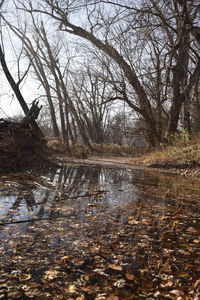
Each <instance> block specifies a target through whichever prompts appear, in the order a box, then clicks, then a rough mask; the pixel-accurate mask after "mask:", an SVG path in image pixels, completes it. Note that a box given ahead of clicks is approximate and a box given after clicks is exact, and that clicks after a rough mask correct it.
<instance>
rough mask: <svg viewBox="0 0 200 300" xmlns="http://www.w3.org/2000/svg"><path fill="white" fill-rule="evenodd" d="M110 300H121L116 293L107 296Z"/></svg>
mask: <svg viewBox="0 0 200 300" xmlns="http://www.w3.org/2000/svg"><path fill="white" fill-rule="evenodd" d="M107 299H108V300H119V297H118V296H115V295H111V296H109V297H108V298H107Z"/></svg>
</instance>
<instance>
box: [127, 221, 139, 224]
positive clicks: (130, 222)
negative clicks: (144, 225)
mask: <svg viewBox="0 0 200 300" xmlns="http://www.w3.org/2000/svg"><path fill="white" fill-rule="evenodd" d="M128 223H129V224H130V225H137V224H138V223H139V221H136V220H130V221H128Z"/></svg>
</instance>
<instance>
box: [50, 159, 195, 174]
mask: <svg viewBox="0 0 200 300" xmlns="http://www.w3.org/2000/svg"><path fill="white" fill-rule="evenodd" d="M149 157H151V154H149V155H148V154H147V155H143V156H139V157H135V158H134V157H121V156H120V157H118V156H112V155H106V154H105V155H103V156H102V155H101V156H100V155H91V156H88V157H86V158H81V157H78V158H77V157H76V156H69V157H66V156H63V155H58V156H56V159H57V160H58V161H59V162H60V163H66V162H67V163H68V162H69V163H72V164H79V165H80V164H83V165H101V166H110V167H115V168H127V169H148V170H151V169H152V170H156V171H158V172H160V173H163V172H164V173H171V174H179V175H184V176H194V177H196V178H200V166H199V165H198V164H195V163H193V162H189V161H188V162H182V163H180V162H176V161H173V162H172V161H169V160H167V159H166V160H165V161H163V160H160V161H159V159H157V160H156V162H154V163H148V158H149Z"/></svg>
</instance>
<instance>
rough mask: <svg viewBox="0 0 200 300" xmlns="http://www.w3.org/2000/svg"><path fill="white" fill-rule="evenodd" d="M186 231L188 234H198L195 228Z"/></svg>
mask: <svg viewBox="0 0 200 300" xmlns="http://www.w3.org/2000/svg"><path fill="white" fill-rule="evenodd" d="M186 231H187V232H192V233H197V232H198V231H197V230H196V229H195V228H194V227H189V228H188V229H187V230H186Z"/></svg>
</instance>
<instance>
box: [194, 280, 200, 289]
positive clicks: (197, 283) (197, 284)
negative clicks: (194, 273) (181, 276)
mask: <svg viewBox="0 0 200 300" xmlns="http://www.w3.org/2000/svg"><path fill="white" fill-rule="evenodd" d="M199 285H200V279H197V280H196V281H195V283H194V289H196V288H197V287H198V286H199Z"/></svg>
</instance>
